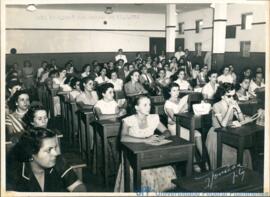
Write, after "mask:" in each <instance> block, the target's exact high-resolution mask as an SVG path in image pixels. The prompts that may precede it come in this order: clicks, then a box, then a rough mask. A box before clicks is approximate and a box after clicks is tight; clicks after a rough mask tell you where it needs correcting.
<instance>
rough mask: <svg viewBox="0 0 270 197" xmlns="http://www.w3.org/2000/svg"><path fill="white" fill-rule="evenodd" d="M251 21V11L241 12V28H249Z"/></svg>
mask: <svg viewBox="0 0 270 197" xmlns="http://www.w3.org/2000/svg"><path fill="white" fill-rule="evenodd" d="M252 21H253V15H252V13H247V14H242V23H241V29H251V28H252Z"/></svg>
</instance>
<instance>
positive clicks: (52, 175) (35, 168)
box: [6, 128, 86, 192]
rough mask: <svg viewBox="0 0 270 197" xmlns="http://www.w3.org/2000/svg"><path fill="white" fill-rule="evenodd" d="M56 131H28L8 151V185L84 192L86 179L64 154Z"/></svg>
mask: <svg viewBox="0 0 270 197" xmlns="http://www.w3.org/2000/svg"><path fill="white" fill-rule="evenodd" d="M58 146H59V144H58V140H57V137H56V133H55V132H54V131H52V130H49V129H45V128H33V129H28V130H27V131H26V132H24V133H23V134H22V136H21V138H20V140H19V142H18V143H17V144H16V145H15V146H14V147H13V148H12V150H11V151H10V152H9V153H8V155H7V160H6V163H7V164H8V165H7V169H6V178H7V179H6V186H7V190H9V191H18V192H64V191H70V192H80V191H81V192H84V191H86V188H85V186H84V185H83V183H82V182H81V181H80V180H78V178H77V176H76V174H75V173H74V171H73V170H72V168H70V166H69V165H68V164H67V163H66V162H65V160H64V158H63V157H61V156H60V153H59V151H58V150H59V148H58Z"/></svg>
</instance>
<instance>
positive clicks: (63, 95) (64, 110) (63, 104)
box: [57, 91, 72, 142]
mask: <svg viewBox="0 0 270 197" xmlns="http://www.w3.org/2000/svg"><path fill="white" fill-rule="evenodd" d="M68 94H69V92H64V91H59V92H57V96H59V98H60V109H61V120H62V125H68V106H67V105H68V104H67V101H68ZM64 133H65V135H66V136H67V137H68V140H69V142H71V141H72V139H71V135H70V130H69V127H67V130H66V129H65V131H64Z"/></svg>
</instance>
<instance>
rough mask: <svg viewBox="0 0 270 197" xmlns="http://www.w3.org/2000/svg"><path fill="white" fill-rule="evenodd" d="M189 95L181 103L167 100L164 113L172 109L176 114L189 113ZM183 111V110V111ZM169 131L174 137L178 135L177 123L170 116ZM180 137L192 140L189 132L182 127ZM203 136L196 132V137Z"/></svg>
mask: <svg viewBox="0 0 270 197" xmlns="http://www.w3.org/2000/svg"><path fill="white" fill-rule="evenodd" d="M187 101H188V95H186V96H184V97H182V98H181V99H180V100H179V103H174V102H172V101H170V100H167V101H166V102H165V105H164V111H165V113H166V109H170V110H172V111H173V113H174V114H178V113H181V112H187V110H188V102H187ZM181 109H182V110H181ZM166 115H167V116H168V114H167V113H166ZM168 129H169V130H170V132H171V134H172V135H176V123H175V121H174V120H172V119H171V118H170V117H169V116H168ZM180 131H181V132H180V137H181V138H184V139H185V140H190V136H189V133H190V132H189V130H188V129H186V128H184V127H180ZM200 136H201V134H200V132H199V131H197V130H195V137H200Z"/></svg>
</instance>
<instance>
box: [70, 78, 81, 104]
mask: <svg viewBox="0 0 270 197" xmlns="http://www.w3.org/2000/svg"><path fill="white" fill-rule="evenodd" d="M70 87H71V88H72V90H71V92H69V100H70V101H75V100H76V98H77V96H78V95H80V94H81V93H82V91H81V88H80V79H79V78H76V77H73V78H72V79H71V81H70Z"/></svg>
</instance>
